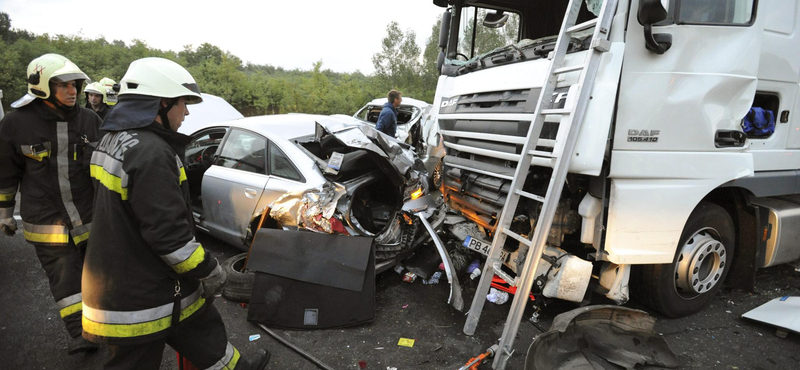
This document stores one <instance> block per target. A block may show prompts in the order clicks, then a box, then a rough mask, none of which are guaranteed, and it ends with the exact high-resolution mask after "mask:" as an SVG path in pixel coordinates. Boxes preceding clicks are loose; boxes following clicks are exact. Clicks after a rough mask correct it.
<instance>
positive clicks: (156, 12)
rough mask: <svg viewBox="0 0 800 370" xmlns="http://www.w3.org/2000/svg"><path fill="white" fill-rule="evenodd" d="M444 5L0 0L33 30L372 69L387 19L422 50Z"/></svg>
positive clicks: (15, 21) (248, 58) (303, 64)
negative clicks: (215, 48) (210, 47)
mask: <svg viewBox="0 0 800 370" xmlns="http://www.w3.org/2000/svg"><path fill="white" fill-rule="evenodd" d="M443 11H444V9H443V8H439V7H437V6H435V5H433V1H432V0H395V1H385V0H372V1H370V0H327V1H325V0H307V1H292V0H282V1H275V0H263V1H255V0H251V1H241V0H217V1H209V0H196V1H185V0H161V1H157V0H128V1H118V0H92V1H89V0H56V1H53V0H0V12H5V13H8V15H9V17H10V18H11V26H12V28H17V29H24V30H27V31H29V32H32V33H34V34H43V33H48V34H50V35H57V34H62V35H79V36H82V37H84V38H88V39H94V38H98V37H105V38H106V40H108V41H109V42H110V41H113V40H122V41H124V42H125V43H128V44H129V43H130V41H131V40H133V39H139V40H142V41H144V42H146V43H147V45H148V46H150V47H152V48H156V49H161V50H174V51H181V50H183V47H184V45H193V46H194V47H195V48H196V47H197V46H199V45H200V44H202V43H209V44H212V45H216V46H218V47H219V48H220V49H222V50H227V51H229V52H230V53H231V54H233V55H235V56H237V57H239V58H241V59H242V61H244V62H245V63H247V62H250V63H253V64H269V65H273V66H276V67H283V68H286V69H295V68H298V69H303V70H309V69H311V68H312V64H313V63H314V62H316V61H318V60H320V59H322V68H323V69H330V70H333V71H336V72H354V71H356V70H360V71H361V72H362V73H364V74H371V73H372V72H373V70H374V68H373V67H372V55H373V54H375V53H377V52H379V51H380V50H381V40H382V39H383V38H384V37H385V36H386V26H387V25H388V24H389V22H391V21H396V22H397V23H398V24H399V25H400V28H401V29H402V30H404V31H405V30H409V29H410V30H413V31H414V32H415V33H416V36H417V44H418V45H419V46H420V49H421V50H424V48H425V42H426V40H427V38H428V37H429V36H430V34H431V27H432V26H433V24H434V23H435V22H436V19H437V17H438V16H439V15H440V14H441V13H442V12H443Z"/></svg>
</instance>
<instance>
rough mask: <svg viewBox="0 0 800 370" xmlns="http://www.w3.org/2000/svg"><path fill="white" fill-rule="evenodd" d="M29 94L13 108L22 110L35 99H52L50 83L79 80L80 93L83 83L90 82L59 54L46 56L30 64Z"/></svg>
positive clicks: (79, 70) (13, 104)
mask: <svg viewBox="0 0 800 370" xmlns="http://www.w3.org/2000/svg"><path fill="white" fill-rule="evenodd" d="M27 76H28V77H27V79H26V81H27V82H28V93H27V94H25V95H24V96H22V98H20V99H19V100H17V101H15V102H14V103H12V104H11V107H13V108H21V107H24V106H26V105H28V103H30V102H32V101H33V100H34V99H36V98H39V99H47V98H49V97H50V81H51V80H52V81H55V82H67V81H74V80H78V81H79V83H78V91H80V85H81V84H82V83H83V81H86V80H89V77H88V76H86V74H85V73H83V71H81V69H80V68H78V66H76V65H75V63H72V62H71V61H70V60H69V59H67V58H65V57H64V56H62V55H58V54H45V55H42V56H40V57H38V58H36V59H34V60H32V61H31V62H30V63H29V64H28V74H27Z"/></svg>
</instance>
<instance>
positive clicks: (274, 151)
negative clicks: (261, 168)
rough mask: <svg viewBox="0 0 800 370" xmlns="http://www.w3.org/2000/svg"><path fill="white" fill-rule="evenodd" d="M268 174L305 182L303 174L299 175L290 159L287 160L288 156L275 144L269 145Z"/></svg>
mask: <svg viewBox="0 0 800 370" xmlns="http://www.w3.org/2000/svg"><path fill="white" fill-rule="evenodd" d="M269 174H270V175H273V176H278V177H283V178H284V179H289V180H294V181H300V182H305V180H304V179H303V176H302V175H300V172H298V171H297V169H296V168H295V167H294V165H293V164H292V161H290V160H289V157H287V156H286V154H284V153H283V151H282V150H281V148H278V146H277V145H275V144H271V145H270V146H269Z"/></svg>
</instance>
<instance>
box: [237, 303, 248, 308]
mask: <svg viewBox="0 0 800 370" xmlns="http://www.w3.org/2000/svg"><path fill="white" fill-rule="evenodd" d="M239 306H242V308H247V303H239Z"/></svg>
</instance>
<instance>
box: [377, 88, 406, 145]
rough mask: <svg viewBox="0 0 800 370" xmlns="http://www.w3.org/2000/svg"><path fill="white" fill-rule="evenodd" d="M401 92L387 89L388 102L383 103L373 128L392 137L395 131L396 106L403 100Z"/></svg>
mask: <svg viewBox="0 0 800 370" xmlns="http://www.w3.org/2000/svg"><path fill="white" fill-rule="evenodd" d="M401 95H402V94H401V93H400V92H399V91H397V90H392V91H389V97H388V100H389V101H388V102H386V103H385V104H384V105H383V109H381V114H380V115H378V123H377V124H376V125H375V128H377V129H378V131H380V132H383V133H384V134H386V135H389V136H391V137H394V135H395V133H396V132H397V107H399V106H400V103H402V102H403V97H402V96H401Z"/></svg>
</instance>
